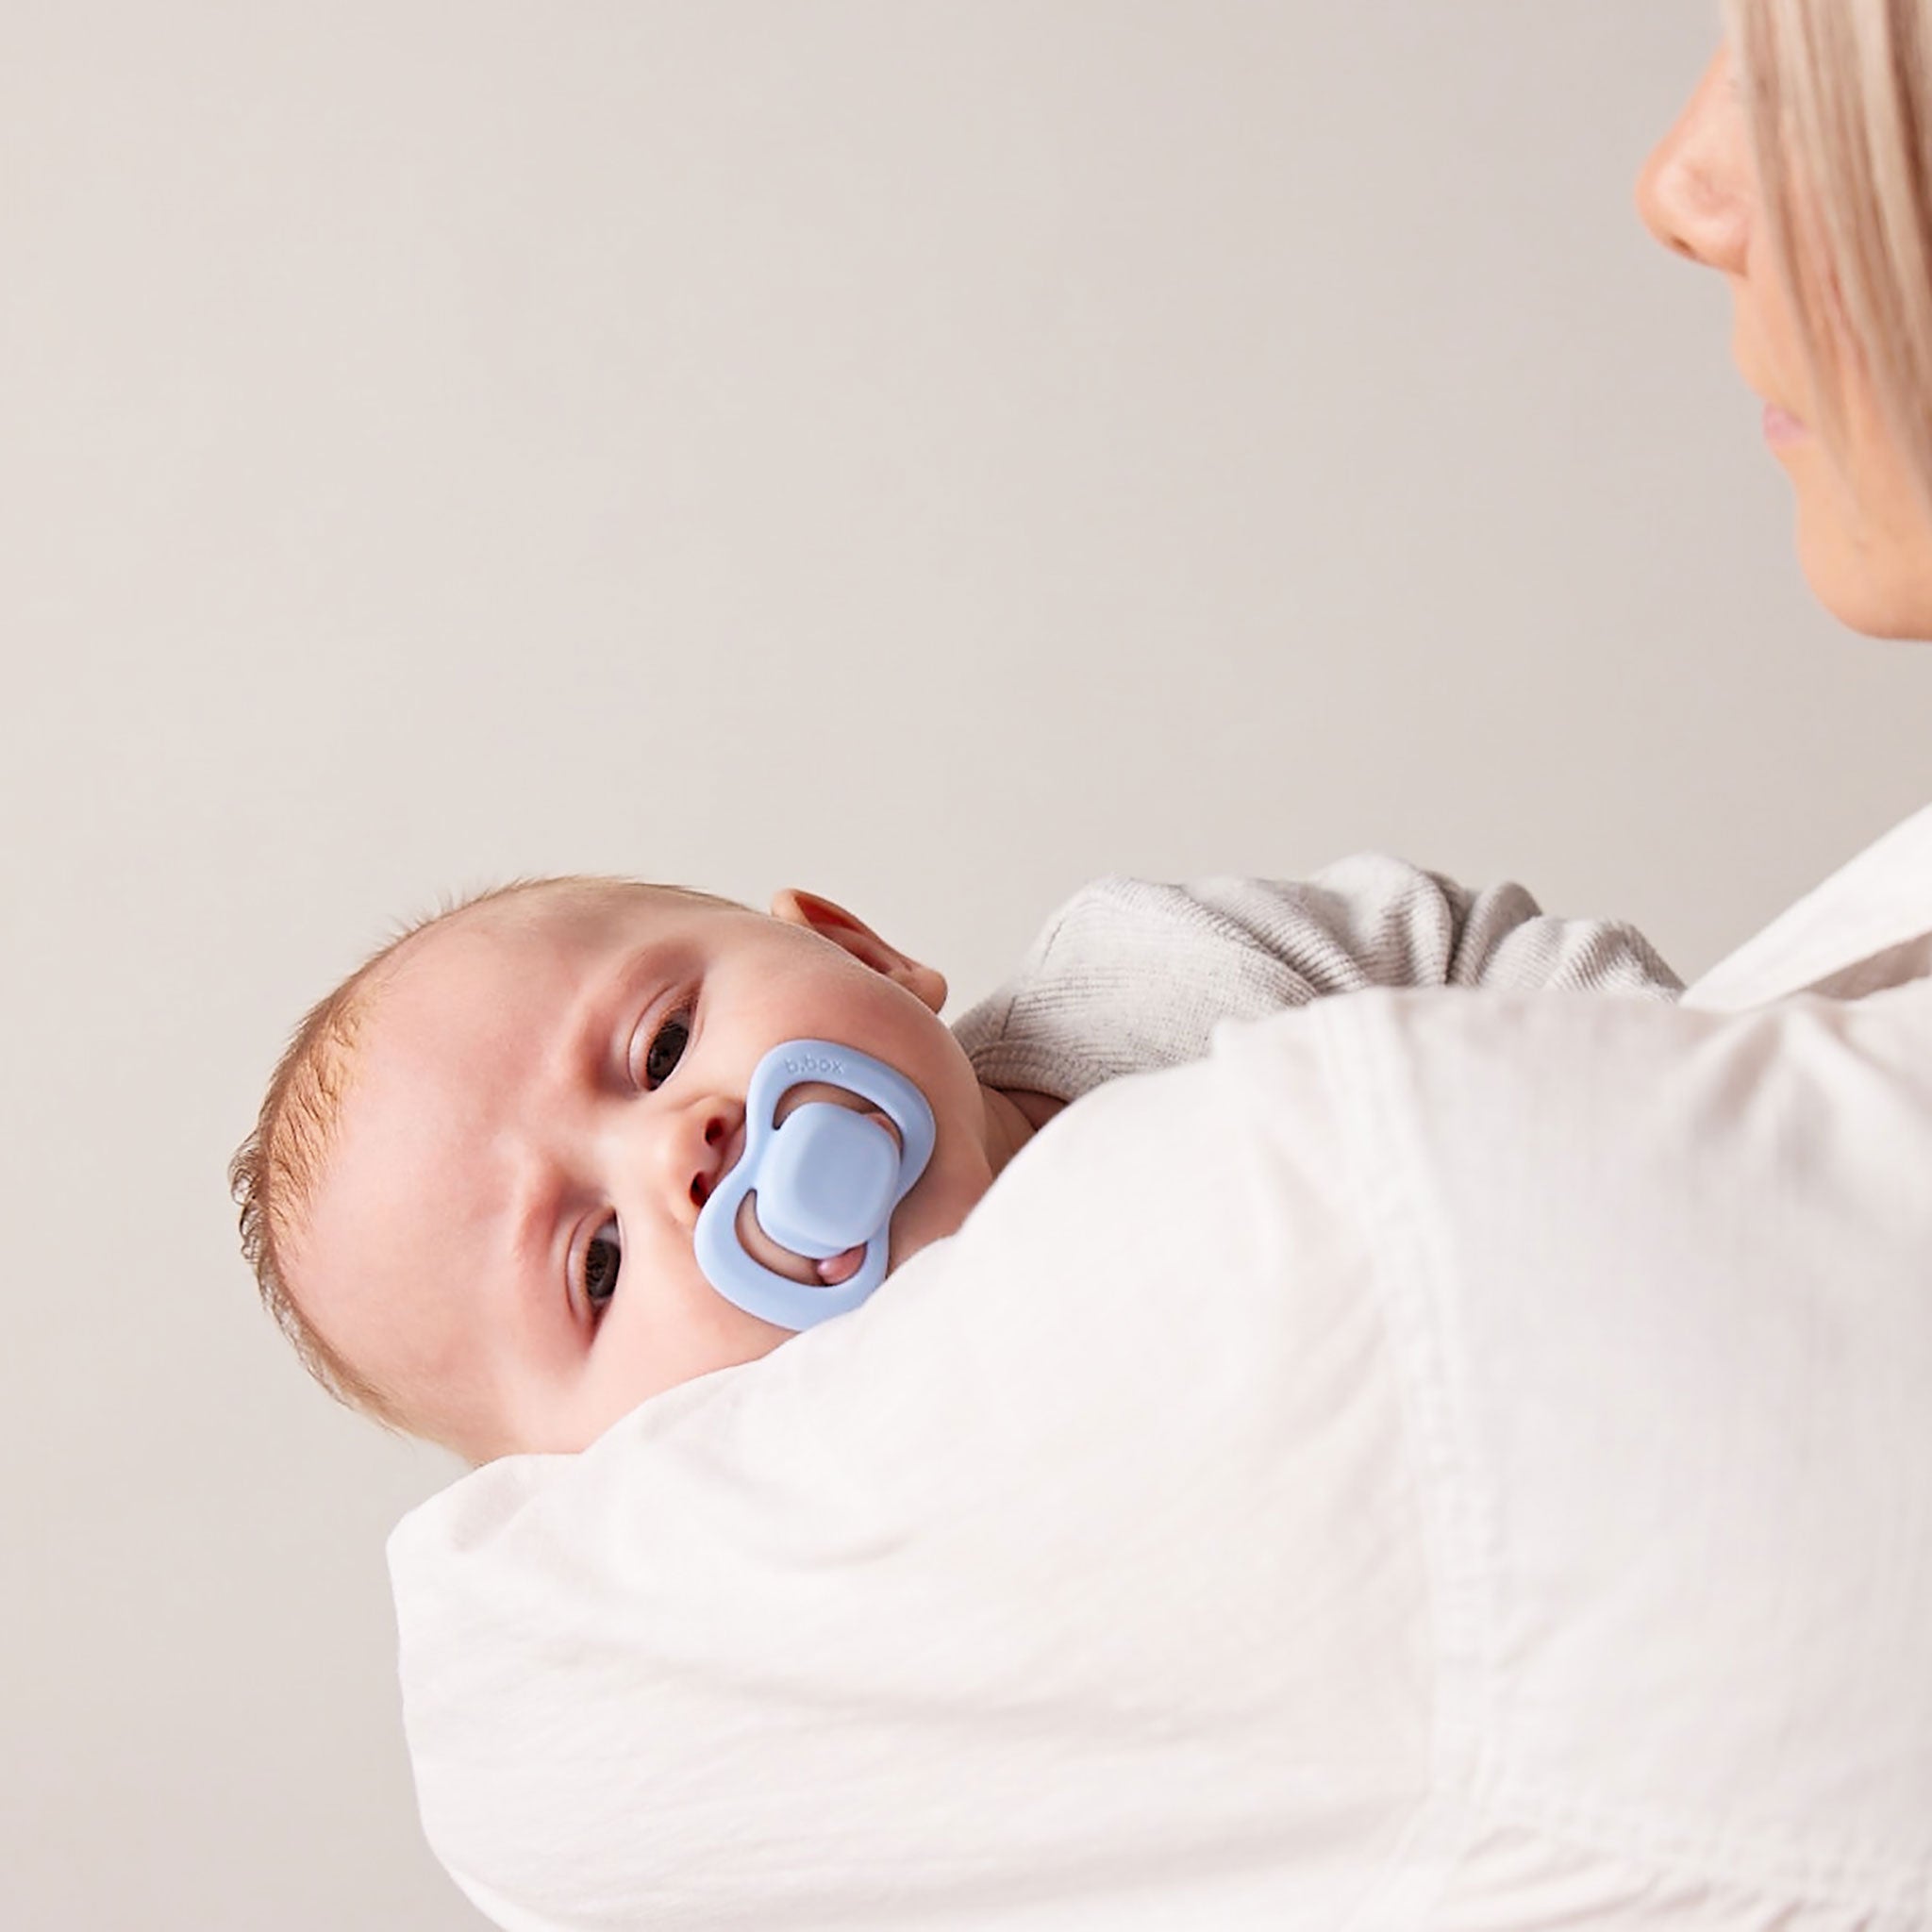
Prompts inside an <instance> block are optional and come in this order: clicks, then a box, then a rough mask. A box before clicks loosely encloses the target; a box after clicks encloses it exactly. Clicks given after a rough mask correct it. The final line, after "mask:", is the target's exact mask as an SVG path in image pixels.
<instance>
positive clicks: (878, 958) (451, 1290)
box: [288, 886, 991, 1461]
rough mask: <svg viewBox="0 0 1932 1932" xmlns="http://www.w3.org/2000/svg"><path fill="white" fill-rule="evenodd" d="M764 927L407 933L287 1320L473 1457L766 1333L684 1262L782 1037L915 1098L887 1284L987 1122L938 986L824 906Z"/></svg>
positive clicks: (604, 903)
mask: <svg viewBox="0 0 1932 1932" xmlns="http://www.w3.org/2000/svg"><path fill="white" fill-rule="evenodd" d="M781 908H782V916H777V917H768V916H766V915H764V914H761V913H756V912H751V911H748V910H743V909H741V908H736V907H725V906H721V905H716V904H709V903H707V902H704V901H702V900H696V899H691V898H686V897H683V896H680V895H676V894H673V893H668V892H662V891H654V890H653V889H651V888H648V887H634V888H631V887H602V888H596V887H579V886H559V887H548V888H541V889H538V890H536V891H529V892H525V893H520V894H515V895H512V896H510V897H508V898H506V899H501V900H496V901H491V902H487V903H486V904H484V905H482V906H479V907H476V908H472V909H471V910H469V911H467V912H464V913H459V914H458V915H457V916H456V917H455V918H454V919H451V920H449V921H446V922H444V923H443V924H441V925H438V926H434V927H431V928H430V929H429V930H428V931H426V932H425V933H424V934H423V935H422V936H421V937H420V938H418V939H416V940H414V941H409V942H408V943H407V944H406V945H405V946H403V947H402V948H401V949H399V951H398V952H397V953H396V955H395V956H394V958H393V959H392V960H391V962H390V964H389V966H388V967H387V968H385V969H383V977H382V978H381V980H380V981H379V982H378V984H377V985H376V987H375V991H374V993H373V1000H372V1005H371V1007H370V1008H369V1011H368V1016H367V1019H366V1020H365V1022H364V1024H363V1027H362V1030H361V1032H360V1034H359V1035H358V1040H357V1042H356V1045H355V1048H354V1053H353V1058H352V1063H351V1072H350V1076H349V1081H348V1090H347V1092H346V1095H345V1097H344V1099H343V1102H342V1106H341V1117H340V1122H339V1125H338V1132H337V1137H336V1139H335V1141H334V1142H333V1143H332V1146H331V1149H330V1152H329V1155H328V1157H327V1159H326V1162H325V1171H324V1174H323V1176H322V1180H321V1184H320V1186H319V1187H318V1189H317V1190H316V1191H315V1195H314V1199H313V1202H312V1204H311V1210H310V1212H309V1214H308V1218H307V1220H306V1222H305V1223H304V1224H303V1226H302V1227H301V1229H300V1230H299V1231H298V1234H297V1237H296V1239H295V1240H294V1241H292V1242H291V1243H290V1244H289V1255H288V1264H289V1267H288V1272H289V1275H290V1279H291V1284H292V1286H293V1289H294V1291H295V1294H296V1297H297V1299H298V1301H299V1302H300V1304H301V1306H302V1307H303V1310H304V1312H305V1313H306V1314H307V1316H308V1319H309V1320H310V1322H312V1323H313V1324H314V1325H315V1326H316V1328H317V1329H318V1330H320V1332H321V1333H322V1335H323V1336H324V1337H325V1339H326V1340H327V1341H329V1343H330V1344H331V1345H332V1346H333V1347H334V1348H336V1349H337V1350H338V1351H339V1352H340V1353H341V1355H342V1357H344V1358H345V1359H346V1360H347V1361H349V1362H350V1363H352V1364H353V1365H354V1366H355V1367H356V1368H357V1370H358V1372H359V1373H360V1374H363V1375H365V1376H366V1377H368V1378H369V1380H370V1381H372V1382H373V1383H374V1384H375V1386H377V1387H378V1388H380V1389H382V1390H384V1391H386V1392H388V1393H389V1394H390V1395H391V1397H392V1398H393V1399H394V1400H396V1401H397V1402H398V1403H399V1404H400V1405H401V1407H403V1409H404V1411H405V1412H406V1413H407V1414H408V1415H410V1416H411V1417H412V1418H414V1419H416V1421H417V1423H418V1425H419V1426H420V1427H421V1429H422V1431H423V1433H425V1434H426V1435H430V1436H433V1437H435V1438H436V1439H437V1440H439V1441H443V1442H446V1443H448V1444H449V1445H450V1446H451V1447H453V1448H455V1449H457V1450H458V1452H459V1453H461V1454H463V1455H465V1456H468V1457H470V1458H471V1459H472V1460H474V1461H484V1460H488V1459H489V1458H490V1457H494V1456H499V1455H504V1454H507V1453H509V1452H511V1451H515V1450H575V1449H580V1448H583V1447H585V1446H586V1445H587V1444H589V1443H590V1442H591V1441H594V1440H595V1438H596V1437H597V1436H599V1435H600V1434H602V1433H603V1431H604V1430H605V1429H607V1428H608V1426H609V1425H610V1424H612V1423H614V1422H616V1421H617V1420H618V1419H619V1418H620V1417H621V1416H623V1415H625V1414H626V1413H627V1412H628V1411H629V1410H630V1409H632V1408H634V1407H636V1406H637V1405H638V1404H639V1403H640V1402H641V1401H642V1400H643V1399H644V1398H645V1397H646V1396H649V1395H653V1394H656V1393H658V1391H661V1390H665V1389H669V1388H671V1387H672V1386H674V1385H675V1384H676V1383H679V1382H684V1381H689V1380H690V1379H691V1377H692V1376H694V1375H701V1374H706V1373H707V1372H708V1371H709V1370H712V1369H718V1368H724V1367H726V1366H728V1365H730V1364H732V1363H736V1362H743V1361H749V1360H751V1359H752V1358H753V1357H757V1356H761V1355H764V1354H766V1353H767V1352H768V1351H770V1350H771V1349H773V1348H774V1347H775V1346H776V1345H777V1344H778V1343H779V1342H781V1341H786V1340H788V1339H789V1335H790V1331H788V1330H786V1329H782V1328H777V1327H774V1326H773V1325H772V1324H769V1323H766V1322H762V1321H759V1320H758V1318H757V1317H755V1316H752V1315H748V1314H746V1313H744V1312H743V1311H742V1310H741V1309H740V1308H738V1307H734V1306H733V1305H732V1304H731V1303H729V1302H727V1301H726V1300H725V1299H724V1296H722V1295H721V1294H719V1293H718V1292H717V1291H716V1290H715V1289H713V1288H712V1287H711V1286H710V1284H709V1283H708V1281H707V1280H706V1279H705V1277H704V1275H703V1274H701V1273H700V1272H699V1269H698V1266H697V1262H696V1259H695V1257H694V1255H693V1251H692V1230H693V1228H694V1227H695V1225H696V1223H697V1217H698V1212H699V1208H700V1207H701V1206H702V1204H703V1202H704V1200H705V1199H706V1198H707V1196H708V1194H709V1192H710V1191H712V1190H713V1189H714V1188H715V1186H716V1184H717V1182H718V1180H719V1178H720V1177H721V1176H722V1175H723V1174H724V1173H725V1172H726V1171H727V1170H728V1169H729V1168H730V1166H731V1165H732V1164H733V1162H735V1161H736V1160H737V1158H738V1157H739V1155H740V1153H741V1151H742V1148H743V1144H744V1099H745V1091H746V1089H747V1087H748V1085H749V1083H750V1080H751V1075H752V1071H753V1069H754V1068H755V1067H756V1066H757V1065H758V1061H759V1060H760V1059H761V1058H763V1057H764V1056H765V1054H766V1053H767V1052H768V1051H769V1050H770V1049H771V1048H772V1047H774V1046H775V1045H778V1044H779V1043H781V1042H782V1041H789V1040H796V1039H805V1038H817V1039H825V1040H831V1041H838V1042H839V1043H840V1044H841V1045H845V1046H851V1047H856V1048H858V1050H859V1051H861V1052H864V1053H868V1054H872V1055H874V1057H875V1058H879V1059H881V1060H884V1061H885V1062H886V1063H887V1064H888V1065H889V1066H892V1067H896V1068H897V1069H898V1070H899V1071H900V1072H901V1073H903V1074H906V1075H907V1077H908V1078H909V1079H910V1080H912V1081H913V1082H914V1083H915V1084H916V1085H917V1086H918V1087H919V1088H920V1089H921V1090H922V1091H924V1094H925V1096H926V1098H927V1100H928V1101H929V1102H930V1103H931V1105H932V1108H933V1113H934V1116H935V1119H936V1122H937V1126H938V1141H937V1145H936V1147H935V1149H934V1153H933V1157H932V1160H931V1163H930V1165H929V1166H928V1167H927V1169H926V1171H925V1173H924V1175H923V1176H922V1177H921V1179H920V1181H919V1183H918V1185H917V1186H916V1187H914V1188H913V1190H912V1191H911V1192H910V1193H909V1194H908V1196H907V1197H906V1199H905V1200H904V1201H903V1202H901V1203H900V1205H899V1207H898V1208H897V1210H896V1211H895V1212H894V1214H893V1217H892V1223H891V1247H890V1254H891V1263H892V1264H893V1265H894V1266H896V1265H897V1264H898V1263H899V1262H900V1261H902V1260H904V1259H905V1258H906V1257H908V1255H910V1254H912V1253H914V1252H915V1251H916V1250H918V1249H919V1248H921V1247H923V1246H924V1245H925V1243H926V1242H928V1241H934V1240H936V1239H938V1238H939V1237H940V1236H941V1235H945V1234H950V1233H951V1232H952V1231H953V1230H954V1229H955V1228H957V1227H958V1224H959V1223H960V1222H961V1221H962V1220H963V1219H964V1218H965V1216H966V1213H967V1211H968V1209H969V1208H972V1206H973V1205H974V1202H975V1201H976V1200H977V1199H978V1198H979V1196H980V1195H981V1194H982V1193H984V1192H985V1191H986V1189H987V1187H988V1186H989V1185H990V1184H991V1164H990V1161H989V1157H988V1152H987V1145H988V1132H987V1117H986V1108H985V1103H984V1098H983V1095H982V1092H981V1090H980V1087H979V1083H978V1081H977V1080H976V1079H975V1078H974V1074H973V1070H972V1068H971V1066H970V1065H969V1064H968V1062H967V1060H966V1058H965V1056H964V1055H963V1054H962V1053H961V1052H960V1050H959V1047H958V1042H957V1041H955V1040H954V1039H953V1036H952V1034H951V1032H950V1031H949V1030H948V1029H947V1028H946V1027H945V1026H944V1025H943V1024H941V1022H940V1020H939V1018H938V1010H939V1007H940V1005H941V1002H942V1001H943V999H944V996H945V989H944V983H943V981H941V980H940V979H939V977H938V975H937V974H932V973H930V972H929V971H928V970H927V969H925V968H923V967H919V966H916V965H915V964H914V963H913V962H911V961H909V960H906V959H904V958H903V956H900V955H898V954H896V953H894V952H893V951H892V949H891V948H890V947H888V946H886V945H885V944H884V942H883V941H879V940H878V939H877V938H876V936H875V935H874V934H872V933H871V932H869V931H868V930H867V929H866V928H865V927H863V926H861V925H859V924H858V923H857V922H856V921H852V920H850V919H849V917H848V916H847V915H843V914H841V913H839V912H838V909H837V908H830V907H826V906H824V903H823V902H817V901H809V900H808V901H804V902H802V903H794V902H781ZM824 1097H828V1098H836V1097H840V1096H837V1095H833V1094H827V1095H825V1096H824ZM760 1258H763V1259H765V1260H766V1261H767V1263H768V1265H774V1266H778V1267H781V1268H783V1269H784V1270H785V1272H789V1273H792V1274H797V1275H798V1276H799V1278H801V1279H807V1280H809V1279H813V1278H816V1277H815V1276H814V1275H813V1274H812V1273H811V1271H810V1264H808V1263H802V1262H799V1261H797V1259H796V1257H788V1256H784V1255H783V1254H782V1253H778V1254H765V1255H762V1256H761V1257H760Z"/></svg>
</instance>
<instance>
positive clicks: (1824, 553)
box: [1638, 0, 1932, 639]
mask: <svg viewBox="0 0 1932 1932" xmlns="http://www.w3.org/2000/svg"><path fill="white" fill-rule="evenodd" d="M1730 14H1731V22H1732V38H1731V42H1730V43H1729V44H1728V45H1727V46H1726V47H1725V48H1724V50H1723V51H1722V52H1721V53H1720V54H1719V55H1718V57H1717V58H1716V59H1715V60H1713V61H1712V62H1711V65H1710V67H1709V69H1708V71H1707V73H1706V75H1705V76H1704V79H1703V81H1702V83H1701V84H1700V85H1699V87H1698V89H1697V91H1696V92H1695V93H1694V94H1693V95H1692V96H1691V103H1690V105H1689V107H1688V108H1686V109H1685V111H1684V115H1683V118H1682V119H1681V120H1680V121H1679V122H1678V124H1677V125H1676V126H1675V127H1674V128H1673V129H1672V130H1671V132H1670V134H1669V135H1668V136H1667V137H1666V138H1665V140H1664V141H1663V142H1662V143H1661V144H1660V145H1659V146H1658V148H1657V152H1656V153H1655V154H1654V155H1653V156H1652V157H1651V158H1650V162H1649V165H1648V166H1647V167H1646V168H1645V169H1644V171H1643V175H1642V178H1641V182H1640V184H1639V191H1638V199H1639V205H1640V207H1641V209H1642V211H1643V218H1644V220H1645V222H1646V223H1647V224H1648V225H1649V227H1650V229H1651V232H1652V233H1653V234H1654V235H1656V236H1657V240H1658V241H1659V242H1663V243H1664V245H1665V246H1666V247H1669V248H1672V249H1674V250H1676V251H1677V253H1679V254H1681V255H1683V256H1685V257H1687V258H1689V259H1690V260H1691V261H1695V262H1699V263H1701V264H1703V265H1704V266H1705V267H1707V268H1714V269H1717V270H1718V271H1720V272H1721V273H1722V274H1723V275H1724V276H1725V278H1726V279H1727V280H1728V281H1729V282H1730V284H1731V288H1732V291H1733V294H1734V296H1735V298H1736V303H1737V331H1736V335H1735V338H1734V341H1733V349H1734V353H1735V354H1736V356H1737V358H1738V363H1739V367H1740V370H1741V372H1742V374H1743V376H1744V380H1745V381H1746V382H1747V383H1749V384H1750V386H1751V387H1752V388H1753V389H1754V390H1756V391H1757V392H1758V393H1759V394H1760V395H1761V396H1762V397H1763V398H1764V403H1765V422H1764V427H1765V435H1766V438H1767V440H1768V441H1770V443H1771V445H1772V448H1773V449H1774V451H1775V452H1776V454H1777V456H1778V457H1779V458H1780V459H1781V460H1782V461H1783V463H1784V464H1785V467H1786V469H1787V470H1788V471H1789V473H1790V477H1791V480H1792V483H1793V484H1794V486H1795V487H1796V490H1797V492H1798V552H1799V556H1800V558H1801V559H1802V560H1803V563H1804V566H1805V571H1806V575H1807V577H1808V579H1809V581H1810V584H1811V587H1812V589H1813V590H1814V591H1816V592H1817V594H1818V597H1819V599H1820V601H1821V602H1822V603H1824V606H1825V607H1826V608H1827V609H1829V610H1830V611H1831V612H1832V613H1833V614H1834V615H1835V616H1836V617H1838V618H1839V619H1840V620H1841V621H1842V622H1843V623H1845V624H1847V625H1850V626H1851V627H1852V628H1853V629H1854V630H1860V631H1865V632H1867V633H1869V634H1870V635H1872V636H1874V637H1888V638H1917V639H1924V638H1927V637H1932V172H1928V171H1932V149H1928V145H1927V142H1928V139H1932V137H1928V136H1927V134H1926V132H1925V130H1926V128H1927V125H1928V123H1927V119H1926V116H1927V114H1928V112H1932V12H1928V10H1927V9H1926V8H1923V7H1921V6H1919V5H1917V4H1916V0H1852V4H1844V0H1839V4H1814V0H1743V4H1739V5H1734V6H1733V7H1732V8H1731V9H1730ZM1915 134H1916V137H1917V138H1916V142H1915V141H1914V135H1915Z"/></svg>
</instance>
